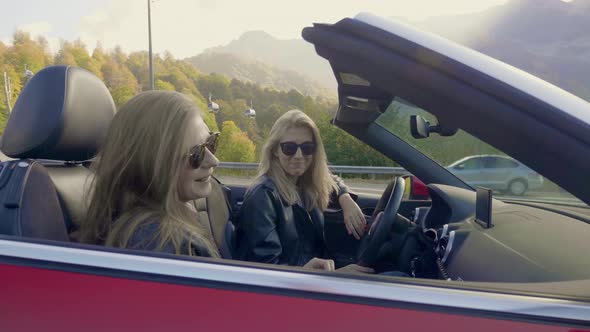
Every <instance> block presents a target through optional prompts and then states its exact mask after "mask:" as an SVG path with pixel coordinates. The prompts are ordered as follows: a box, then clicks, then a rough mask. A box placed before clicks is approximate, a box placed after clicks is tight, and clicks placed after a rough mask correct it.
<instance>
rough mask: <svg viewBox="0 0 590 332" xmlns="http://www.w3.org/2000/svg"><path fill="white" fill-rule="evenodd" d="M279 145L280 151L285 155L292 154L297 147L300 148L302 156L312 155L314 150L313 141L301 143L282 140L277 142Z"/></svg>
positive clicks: (295, 151)
mask: <svg viewBox="0 0 590 332" xmlns="http://www.w3.org/2000/svg"><path fill="white" fill-rule="evenodd" d="M279 146H280V147H281V151H283V154H284V155H286V156H289V157H291V156H294V155H295V154H296V153H297V150H298V149H301V153H302V154H303V155H304V156H309V155H312V154H313V153H314V152H315V148H316V146H315V143H314V142H303V143H301V144H297V143H295V142H283V143H279Z"/></svg>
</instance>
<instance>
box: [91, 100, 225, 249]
mask: <svg viewBox="0 0 590 332" xmlns="http://www.w3.org/2000/svg"><path fill="white" fill-rule="evenodd" d="M195 116H201V112H200V110H199V108H198V107H197V106H196V105H195V104H194V103H193V102H192V101H191V100H190V99H189V98H188V97H186V96H184V95H182V94H180V93H177V92H170V91H148V92H143V93H141V94H139V95H137V96H135V97H134V98H132V99H131V100H130V101H129V102H127V103H126V104H125V105H123V106H122V107H121V109H120V110H119V111H118V112H117V114H116V115H115V117H114V118H113V121H112V124H111V126H110V128H109V132H108V134H107V137H106V139H105V141H104V143H103V145H102V147H101V150H100V152H99V154H98V157H97V159H96V161H95V162H94V163H93V169H94V171H95V176H94V179H93V184H92V186H91V187H92V188H93V189H92V193H90V205H89V209H88V214H87V219H86V220H85V222H84V223H82V225H81V229H80V231H81V241H82V242H86V243H105V244H106V245H109V246H114V247H126V246H127V245H128V243H129V240H130V238H131V237H132V235H133V234H134V233H135V232H136V231H137V230H138V228H139V227H141V226H143V225H146V222H147V221H148V220H157V225H158V231H157V232H156V234H155V235H154V237H153V238H152V239H147V240H150V241H158V243H157V246H158V248H160V249H162V248H163V247H164V246H168V245H172V246H173V248H174V250H175V251H176V253H177V254H188V255H191V254H192V253H193V248H191V243H195V242H196V243H198V244H200V246H201V247H204V248H206V249H207V250H208V251H209V254H210V255H212V256H214V257H218V256H219V253H218V250H217V248H216V247H215V246H214V245H213V243H212V241H211V240H210V239H208V236H207V235H205V234H207V232H206V231H205V230H204V228H203V227H202V226H201V225H200V224H199V223H198V221H197V220H196V214H195V213H194V212H193V211H191V210H190V208H189V207H188V206H187V205H186V203H184V202H182V201H181V200H180V198H179V196H178V180H177V179H178V177H179V174H180V171H181V169H182V167H183V165H182V163H184V162H187V160H186V159H185V158H186V157H185V156H186V154H187V153H188V151H189V149H190V146H189V145H190V142H188V141H187V131H188V128H189V127H188V125H189V123H190V121H191V119H193V118H194V117H195ZM187 244H188V252H181V249H183V248H184V245H187Z"/></svg>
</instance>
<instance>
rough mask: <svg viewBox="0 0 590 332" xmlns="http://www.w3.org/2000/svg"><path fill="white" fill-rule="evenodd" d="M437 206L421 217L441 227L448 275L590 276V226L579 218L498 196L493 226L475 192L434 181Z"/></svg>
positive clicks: (428, 226) (440, 249)
mask: <svg viewBox="0 0 590 332" xmlns="http://www.w3.org/2000/svg"><path fill="white" fill-rule="evenodd" d="M428 188H429V192H430V196H431V198H432V206H431V208H430V209H429V210H428V213H425V214H424V217H423V218H421V219H419V220H416V222H417V223H420V224H421V226H422V228H423V229H424V230H431V231H432V230H434V231H435V232H436V246H435V251H436V253H437V254H438V257H439V258H440V263H442V268H443V269H444V270H445V272H446V274H445V276H446V277H448V278H450V279H451V280H464V281H477V282H551V281H566V280H580V279H588V278H590V255H588V254H587V253H588V249H589V248H588V247H589V245H588V240H587V239H588V238H590V226H589V225H588V224H587V223H585V222H583V221H581V220H578V219H574V218H571V217H568V216H566V215H563V214H559V213H556V212H552V211H547V210H544V209H541V208H535V207H531V206H525V205H518V204H510V203H504V202H502V201H500V200H497V199H494V200H493V203H492V226H491V227H490V228H487V227H485V225H482V224H480V223H479V222H476V221H475V219H474V215H475V192H473V191H469V190H464V189H460V188H456V187H451V186H445V185H432V184H431V185H429V186H428Z"/></svg>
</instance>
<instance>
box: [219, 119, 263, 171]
mask: <svg viewBox="0 0 590 332" xmlns="http://www.w3.org/2000/svg"><path fill="white" fill-rule="evenodd" d="M255 151H256V146H255V145H254V143H253V142H252V141H251V140H250V139H249V138H248V135H246V133H244V132H243V131H241V130H240V128H238V126H236V124H235V123H234V122H232V121H225V122H224V123H223V125H222V127H221V136H220V142H219V148H218V149H217V157H218V158H219V160H220V161H233V162H254V161H255V160H256V155H255Z"/></svg>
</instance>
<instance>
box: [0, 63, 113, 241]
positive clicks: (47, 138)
mask: <svg viewBox="0 0 590 332" xmlns="http://www.w3.org/2000/svg"><path fill="white" fill-rule="evenodd" d="M115 110H116V108H115V103H114V102H113V98H112V97H111V94H110V92H109V90H108V89H107V87H106V86H105V85H104V83H103V82H102V81H101V80H100V79H99V78H98V77H96V76H95V75H93V74H92V73H90V72H88V71H86V70H84V69H82V68H77V67H70V66H52V67H47V68H45V69H43V70H41V71H39V72H38V73H37V74H36V75H35V76H34V77H33V78H32V79H31V80H30V81H29V82H28V83H27V85H26V86H25V87H24V89H23V90H22V92H21V93H20V96H19V98H18V100H17V101H16V103H15V106H14V109H13V111H12V113H11V114H10V118H9V119H8V123H7V125H6V128H5V130H4V134H3V136H2V141H1V143H0V144H1V146H0V149H1V150H2V152H4V153H5V154H6V155H7V156H9V157H12V158H16V159H18V160H15V161H11V162H10V163H16V165H19V164H18V163H19V162H25V163H28V164H31V165H32V166H31V167H30V172H33V173H34V174H35V176H34V179H35V181H31V180H30V179H29V180H28V181H26V183H22V187H23V188H22V190H23V192H24V193H27V195H25V197H23V199H22V202H23V204H22V206H21V207H20V209H21V213H20V217H19V218H18V220H16V221H14V222H13V223H15V225H5V226H9V227H5V229H7V230H10V229H12V231H8V232H12V233H14V234H8V235H21V236H33V237H42V238H50V239H56V240H67V236H66V237H65V238H64V234H68V233H70V232H71V231H73V230H75V229H77V228H78V225H80V223H81V221H82V220H83V218H84V216H85V211H86V210H85V209H86V204H85V202H84V201H83V200H84V198H85V197H87V195H86V193H87V192H88V189H89V187H88V184H89V183H90V181H91V176H92V172H91V171H90V170H89V169H88V168H87V167H85V166H84V165H83V162H84V161H88V160H90V159H92V158H93V157H94V156H95V155H96V153H97V151H98V148H99V146H100V144H101V142H102V140H103V139H104V137H105V135H106V133H107V130H108V126H109V124H110V122H111V120H112V118H113V116H114V114H115ZM21 165H24V164H21ZM49 180H50V181H49ZM59 219H61V220H59ZM22 225H27V227H26V228H23V227H21V226H22ZM19 229H21V230H22V229H29V230H31V231H29V232H28V233H26V234H25V233H23V232H22V231H18V230H19ZM44 229H45V231H42V230H44ZM45 235H47V236H45Z"/></svg>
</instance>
